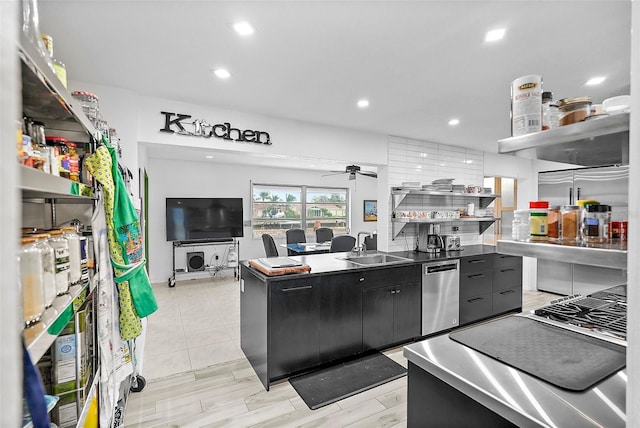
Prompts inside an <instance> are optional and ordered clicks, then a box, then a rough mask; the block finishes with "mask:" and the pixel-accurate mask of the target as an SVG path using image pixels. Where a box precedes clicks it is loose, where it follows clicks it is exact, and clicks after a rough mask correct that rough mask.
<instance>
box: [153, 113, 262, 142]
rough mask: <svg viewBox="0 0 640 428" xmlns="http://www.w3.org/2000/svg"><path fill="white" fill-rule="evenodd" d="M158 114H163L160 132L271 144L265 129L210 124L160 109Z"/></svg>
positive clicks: (186, 115)
mask: <svg viewBox="0 0 640 428" xmlns="http://www.w3.org/2000/svg"><path fill="white" fill-rule="evenodd" d="M160 114H162V115H164V127H163V128H160V132H168V133H170V134H173V133H176V134H180V135H191V136H194V137H203V138H212V137H215V138H222V139H223V140H228V141H237V142H242V143H245V142H246V143H256V144H266V145H271V136H270V135H269V133H268V132H265V131H255V130H252V129H244V130H242V129H238V128H233V127H232V126H231V124H230V123H229V122H224V123H218V124H215V125H211V124H209V123H208V122H207V121H206V120H204V119H194V120H191V119H192V116H191V115H189V114H182V113H172V112H168V111H161V112H160Z"/></svg>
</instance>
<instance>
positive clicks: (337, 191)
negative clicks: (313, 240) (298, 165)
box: [251, 184, 349, 238]
mask: <svg viewBox="0 0 640 428" xmlns="http://www.w3.org/2000/svg"><path fill="white" fill-rule="evenodd" d="M251 187H252V189H251V194H252V195H253V197H252V203H251V213H252V220H253V221H252V224H253V237H254V238H259V237H260V236H262V234H263V233H268V234H270V235H273V236H275V237H277V236H285V233H286V231H287V230H288V229H297V228H300V229H304V230H305V233H306V234H307V235H309V236H313V234H314V231H315V230H316V229H317V228H319V227H329V228H331V229H333V232H334V234H336V235H337V234H344V233H346V232H347V224H348V218H349V209H348V206H349V204H348V201H349V190H348V189H346V188H330V187H311V186H278V185H269V184H252V186H251Z"/></svg>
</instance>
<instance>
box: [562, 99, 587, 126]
mask: <svg viewBox="0 0 640 428" xmlns="http://www.w3.org/2000/svg"><path fill="white" fill-rule="evenodd" d="M558 109H559V110H560V126H565V125H570V124H572V123H577V122H582V121H583V120H584V119H585V118H586V117H587V116H589V115H590V114H591V98H590V97H576V98H563V99H561V100H560V101H558Z"/></svg>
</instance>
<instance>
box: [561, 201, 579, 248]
mask: <svg viewBox="0 0 640 428" xmlns="http://www.w3.org/2000/svg"><path fill="white" fill-rule="evenodd" d="M561 213H562V221H561V226H560V239H562V242H563V243H565V242H566V243H568V244H574V243H576V242H577V241H578V237H579V236H580V207H579V206H578V205H564V206H563V207H562V210H561Z"/></svg>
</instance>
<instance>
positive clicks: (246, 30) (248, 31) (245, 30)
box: [233, 21, 256, 36]
mask: <svg viewBox="0 0 640 428" xmlns="http://www.w3.org/2000/svg"><path fill="white" fill-rule="evenodd" d="M233 29H234V30H236V33H238V34H240V35H241V36H250V35H252V34H253V33H255V32H256V30H255V29H254V28H253V26H252V25H251V24H249V23H248V22H247V21H240V22H236V23H235V24H233Z"/></svg>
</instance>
